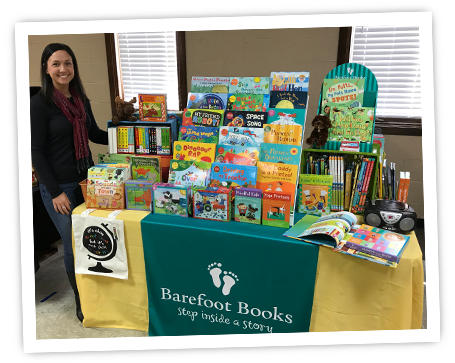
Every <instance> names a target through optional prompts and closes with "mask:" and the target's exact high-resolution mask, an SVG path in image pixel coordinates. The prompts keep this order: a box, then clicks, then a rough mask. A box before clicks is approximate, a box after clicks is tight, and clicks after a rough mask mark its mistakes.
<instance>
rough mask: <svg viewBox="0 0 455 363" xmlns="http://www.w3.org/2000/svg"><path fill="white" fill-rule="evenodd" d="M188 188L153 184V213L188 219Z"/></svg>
mask: <svg viewBox="0 0 455 363" xmlns="http://www.w3.org/2000/svg"><path fill="white" fill-rule="evenodd" d="M189 188H190V187H188V186H184V185H172V184H167V183H155V184H154V185H153V187H152V189H153V212H154V213H157V214H166V215H171V216H178V217H188V206H189Z"/></svg>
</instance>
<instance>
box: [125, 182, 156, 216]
mask: <svg viewBox="0 0 455 363" xmlns="http://www.w3.org/2000/svg"><path fill="white" fill-rule="evenodd" d="M152 186H153V182H151V181H146V180H128V181H127V182H126V183H125V199H126V209H131V210H145V211H152V210H153V204H152V199H153V193H152Z"/></svg>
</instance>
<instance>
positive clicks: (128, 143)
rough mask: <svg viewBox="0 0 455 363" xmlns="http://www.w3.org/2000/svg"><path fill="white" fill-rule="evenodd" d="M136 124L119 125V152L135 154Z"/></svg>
mask: <svg viewBox="0 0 455 363" xmlns="http://www.w3.org/2000/svg"><path fill="white" fill-rule="evenodd" d="M134 152H135V145H134V126H118V127H117V153H119V154H134Z"/></svg>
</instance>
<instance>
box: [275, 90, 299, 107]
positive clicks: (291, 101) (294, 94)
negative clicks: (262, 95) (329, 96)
mask: <svg viewBox="0 0 455 363" xmlns="http://www.w3.org/2000/svg"><path fill="white" fill-rule="evenodd" d="M307 105H308V92H307V91H270V103H269V106H268V107H269V108H286V109H290V108H291V109H292V108H295V109H306V108H307Z"/></svg>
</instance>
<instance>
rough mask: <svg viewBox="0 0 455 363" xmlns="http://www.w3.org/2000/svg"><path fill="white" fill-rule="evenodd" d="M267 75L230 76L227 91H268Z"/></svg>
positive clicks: (258, 92)
mask: <svg viewBox="0 0 455 363" xmlns="http://www.w3.org/2000/svg"><path fill="white" fill-rule="evenodd" d="M269 81H270V78H269V77H231V79H230V83H229V93H254V94H268V93H269Z"/></svg>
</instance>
